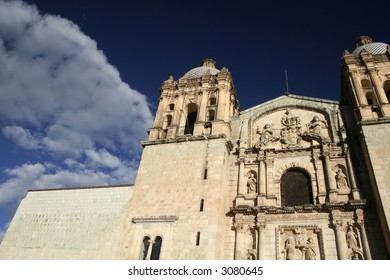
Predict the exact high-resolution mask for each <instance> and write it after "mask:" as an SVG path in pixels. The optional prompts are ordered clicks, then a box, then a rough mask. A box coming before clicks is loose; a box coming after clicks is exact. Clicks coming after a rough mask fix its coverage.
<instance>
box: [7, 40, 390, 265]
mask: <svg viewBox="0 0 390 280" xmlns="http://www.w3.org/2000/svg"><path fill="white" fill-rule="evenodd" d="M389 58H390V55H389V51H388V47H387V45H386V44H383V43H372V41H371V39H370V38H368V37H361V38H360V39H359V40H358V42H357V45H356V50H355V51H354V52H353V53H352V54H351V53H349V52H345V54H344V57H343V66H342V73H343V75H342V76H343V78H342V85H343V86H342V94H341V101H340V102H336V101H331V100H326V99H318V98H310V97H303V96H298V95H293V94H289V93H286V94H285V95H283V96H281V97H278V98H276V99H273V100H270V101H268V102H265V103H263V104H260V105H258V106H255V107H252V108H249V109H247V110H245V111H241V112H240V111H239V102H238V98H237V94H236V92H235V89H234V84H233V80H232V76H231V74H230V72H229V70H228V69H227V68H225V67H223V68H222V69H221V70H218V69H217V67H216V63H215V61H213V60H211V59H208V60H205V61H204V62H203V64H202V65H201V66H200V67H196V68H194V69H191V70H190V71H188V72H187V73H186V74H185V75H184V76H183V77H181V78H180V79H178V80H174V78H173V77H170V78H169V79H168V80H167V81H165V82H164V83H163V85H162V87H161V97H160V101H159V106H158V110H157V113H156V117H155V122H154V125H153V127H152V128H150V130H149V138H148V139H147V140H145V141H143V142H142V145H143V147H144V150H143V154H142V158H141V162H140V166H139V170H138V174H137V178H136V182H135V184H134V186H133V187H126V186H119V187H117V188H109V187H107V188H89V189H78V190H72V189H71V190H56V191H51V190H47V191H39V192H37V191H35V192H34V191H30V192H29V194H28V196H27V197H26V198H25V199H24V200H23V202H22V204H21V206H20V207H19V209H18V212H17V213H16V215H15V217H14V219H13V221H12V223H11V225H10V228H9V230H8V232H7V234H6V236H5V238H4V241H3V243H2V244H1V246H0V258H7V259H8V258H9V259H13V258H16V259H25V258H30V259H31V258H48V259H54V258H70V259H72V258H74V259H95V258H105V259H210V260H213V259H229V260H231V259H239V260H251V259H265V260H275V259H277V260H326V259H330V260H337V259H341V260H342V259H350V260H370V259H388V258H389V252H390V246H389V244H390V234H389V218H390V212H389V211H390V190H389V186H390V179H389V178H388V177H387V176H386V175H387V174H389V171H390V170H389V166H390V165H389V163H390V162H389V161H390V154H389V151H390V140H389V139H390V111H389V108H390V107H389V106H390V104H389V98H390V97H389V95H390V59H389ZM63 196H64V197H65V199H62V197H63ZM68 196H69V198H67V197H68ZM91 197H97V198H96V199H91ZM59 201H61V203H58V202H59ZM79 204H82V205H79ZM108 209H109V210H108ZM67 215H68V216H67ZM60 225H61V226H60ZM64 229H67V231H64Z"/></svg>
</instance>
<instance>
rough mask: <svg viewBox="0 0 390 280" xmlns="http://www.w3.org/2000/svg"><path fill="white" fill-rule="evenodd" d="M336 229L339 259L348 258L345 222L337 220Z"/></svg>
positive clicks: (334, 224)
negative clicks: (344, 229)
mask: <svg viewBox="0 0 390 280" xmlns="http://www.w3.org/2000/svg"><path fill="white" fill-rule="evenodd" d="M333 226H334V229H335V231H336V246H337V255H338V258H339V260H346V259H347V252H346V247H345V242H344V239H345V238H344V237H345V236H344V231H343V222H342V221H335V222H334V223H333Z"/></svg>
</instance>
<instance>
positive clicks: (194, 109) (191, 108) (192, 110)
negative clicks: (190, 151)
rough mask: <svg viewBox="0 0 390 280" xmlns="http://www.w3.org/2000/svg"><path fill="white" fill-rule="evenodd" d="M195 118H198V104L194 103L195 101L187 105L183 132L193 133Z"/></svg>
mask: <svg viewBox="0 0 390 280" xmlns="http://www.w3.org/2000/svg"><path fill="white" fill-rule="evenodd" d="M197 118H198V105H196V104H195V103H191V104H189V105H188V110H187V119H186V124H185V128H184V134H193V133H194V127H195V122H196V119H197Z"/></svg>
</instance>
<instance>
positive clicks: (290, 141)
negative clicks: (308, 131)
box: [280, 109, 302, 149]
mask: <svg viewBox="0 0 390 280" xmlns="http://www.w3.org/2000/svg"><path fill="white" fill-rule="evenodd" d="M281 123H282V129H281V131H280V142H281V144H282V148H283V149H289V148H300V147H302V145H301V141H302V133H301V120H300V118H299V117H297V116H294V115H293V114H292V113H291V112H290V110H289V109H287V110H286V112H285V113H284V116H283V118H282V120H281Z"/></svg>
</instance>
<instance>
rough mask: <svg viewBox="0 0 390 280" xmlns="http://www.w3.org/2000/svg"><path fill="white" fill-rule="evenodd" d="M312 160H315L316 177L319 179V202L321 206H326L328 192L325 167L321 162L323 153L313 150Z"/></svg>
mask: <svg viewBox="0 0 390 280" xmlns="http://www.w3.org/2000/svg"><path fill="white" fill-rule="evenodd" d="M312 160H313V164H314V170H315V172H316V177H317V188H318V202H319V203H320V204H324V203H325V200H326V194H327V191H326V183H325V182H324V179H325V178H324V176H325V175H324V167H323V164H322V161H321V152H320V150H319V149H313V153H312ZM320 178H321V179H320ZM322 178H324V179H322ZM313 186H314V184H313Z"/></svg>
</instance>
